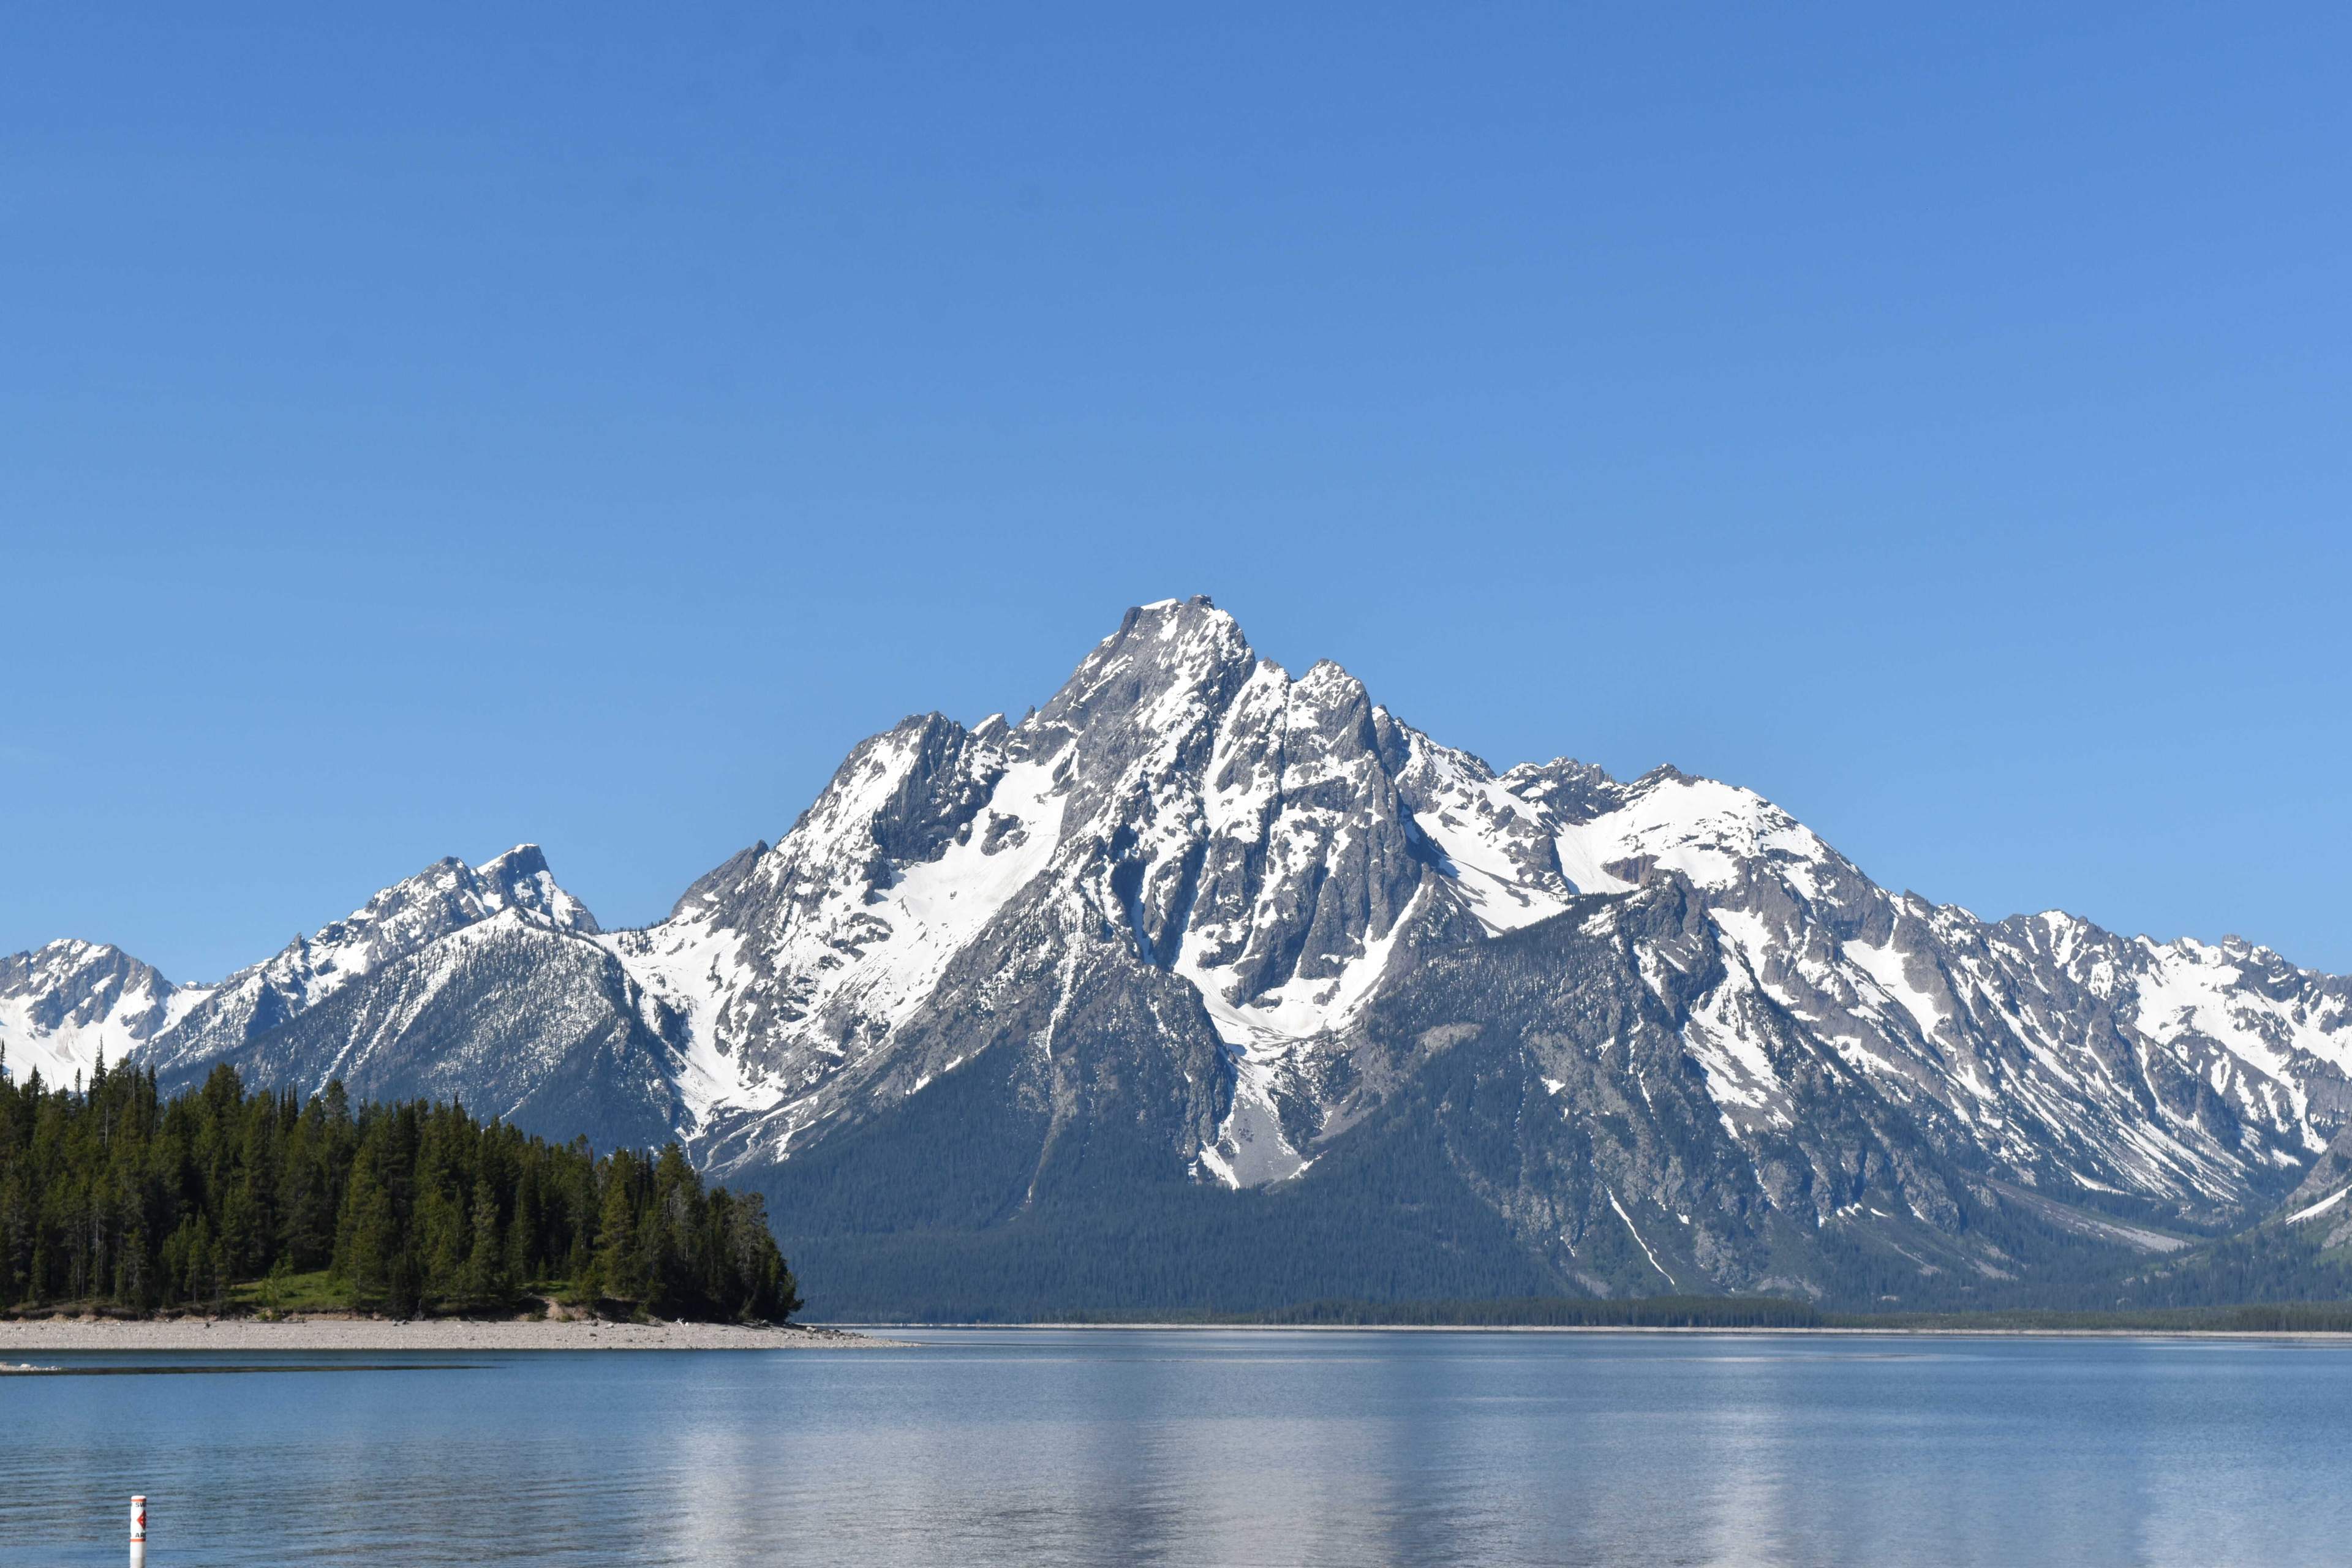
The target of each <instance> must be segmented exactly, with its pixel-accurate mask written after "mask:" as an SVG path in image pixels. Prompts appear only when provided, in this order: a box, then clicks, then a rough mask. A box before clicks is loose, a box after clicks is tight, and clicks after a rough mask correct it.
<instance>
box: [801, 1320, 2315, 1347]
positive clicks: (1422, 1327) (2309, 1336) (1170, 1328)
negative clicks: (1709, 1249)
mask: <svg viewBox="0 0 2352 1568" xmlns="http://www.w3.org/2000/svg"><path fill="white" fill-rule="evenodd" d="M832 1326H835V1327H839V1328H841V1329H843V1330H845V1331H852V1330H854V1331H856V1332H859V1333H866V1332H869V1331H893V1330H895V1331H900V1332H905V1333H922V1332H925V1331H934V1330H950V1329H952V1330H968V1329H1011V1330H1031V1329H1058V1330H1085V1331H1114V1332H1116V1331H1134V1330H1139V1329H1148V1330H1150V1331H1154V1332H1160V1333H1188V1334H1231V1333H1243V1334H1699V1335H1712V1336H1715V1337H1717V1338H1723V1337H1749V1336H1754V1335H1759V1334H1769V1335H1774V1336H1779V1337H1786V1338H1790V1339H1808V1338H1815V1339H1818V1338H1824V1337H1827V1338H1844V1339H1853V1338H1856V1337H1862V1338H1872V1337H1879V1338H1889V1337H1894V1338H1905V1339H1991V1340H2182V1339H2193V1340H2325V1341H2327V1342H2331V1343H2339V1342H2340V1343H2352V1331H2346V1330H2340V1329H2193V1328H2155V1327H2150V1328H2141V1329H2066V1328H2047V1329H2036V1328H1936V1327H1927V1326H1920V1325H1912V1324H1904V1325H1896V1324H1890V1325H1888V1326H1886V1327H1885V1328H1853V1327H1849V1326H1846V1325H1844V1324H1838V1325H1834V1326H1832V1325H1829V1324H1821V1325H1816V1326H1809V1327H1788V1326H1774V1327H1765V1326H1758V1327H1753V1328H1740V1327H1736V1326H1730V1325H1722V1324H1714V1323H1688V1324H1662V1323H1148V1322H1136V1323H1042V1322H1041V1323H856V1324H849V1323H843V1324H839V1325H832Z"/></svg>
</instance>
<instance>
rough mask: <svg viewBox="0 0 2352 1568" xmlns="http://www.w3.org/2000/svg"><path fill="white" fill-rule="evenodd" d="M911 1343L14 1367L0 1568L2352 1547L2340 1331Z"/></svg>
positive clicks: (2291, 1556) (1974, 1555)
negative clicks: (168, 1370) (146, 1552)
mask: <svg viewBox="0 0 2352 1568" xmlns="http://www.w3.org/2000/svg"><path fill="white" fill-rule="evenodd" d="M904 1337H911V1338H919V1339H920V1340H921V1341H922V1342H923V1343H922V1346H921V1348H919V1349H916V1350H911V1351H897V1352H885V1351H849V1352H834V1351H790V1352H764V1353H743V1352H604V1353H596V1354H584V1355H572V1354H549V1353H541V1354H510V1355H509V1354H502V1355H478V1356H437V1357H424V1356H415V1357H402V1356H365V1357H352V1358H348V1359H345V1360H341V1361H339V1360H338V1358H335V1357H331V1356H319V1355H298V1354H288V1355H283V1356H278V1357H269V1356H251V1355H247V1356H236V1357H227V1358H223V1360H222V1362H221V1363H215V1364H236V1365H239V1366H256V1367H267V1366H271V1365H273V1364H274V1365H276V1366H278V1367H281V1368H285V1367H300V1368H304V1369H306V1370H278V1371H260V1372H251V1373H220V1374H206V1375H175V1374H162V1373H137V1374H131V1375H90V1376H67V1377H48V1378H9V1379H5V1380H0V1562H6V1563H27V1564H31V1563H42V1564H47V1563H121V1562H122V1561H124V1558H125V1555H126V1553H125V1548H124V1544H123V1543H124V1538H125V1527H124V1516H125V1500H126V1499H127V1498H128V1497H129V1496H130V1494H131V1493H132V1492H133V1491H144V1492H146V1493H147V1494H148V1495H149V1497H150V1499H151V1501H150V1504H149V1507H150V1510H151V1512H152V1520H153V1523H152V1545H151V1549H150V1556H149V1559H148V1561H149V1563H151V1564H152V1565H153V1568H176V1565H181V1564H187V1565H195V1564H228V1563H268V1564H272V1565H282V1564H287V1563H353V1564H359V1563H364V1564H369V1565H371V1568H375V1565H379V1564H382V1565H396V1568H405V1565H408V1564H419V1563H508V1562H513V1563H599V1564H601V1563H630V1564H642V1563H718V1564H734V1563H744V1564H751V1563H758V1564H772V1563H824V1564H834V1565H839V1564H869V1563H872V1564H879V1563H956V1564H998V1563H1003V1564H1024V1565H1029V1564H1052V1563H1234V1564H1241V1563H1335V1564H1339V1563H1344V1564H1356V1563H1608V1564H1644V1563H1739V1564H1746V1563H1854V1564H1873V1565H1883V1564H1906V1563H1919V1564H1936V1565H1937V1568H1949V1565H1950V1564H1955V1563H1998V1564H2012V1563H2093V1564H2097V1563H2181V1564H2195V1565H2198V1568H2210V1565H2213V1564H2224V1563H2342V1562H2344V1561H2346V1560H2347V1553H2352V1348H2343V1347H2337V1346H2335V1345H2319V1344H2313V1343H2307V1342H2210V1341H2206V1342H2189V1341H2179V1340H2161V1339H2147V1340H2050V1339H2042V1340H2029V1339H2015V1340H1973V1339H1926V1338H1898V1337H1887V1338H1875V1337H1874V1338H1843V1337H1839V1338H1797V1337H1773V1336H1760V1335H1759V1336H1754V1337H1747V1336H1730V1335H1723V1336H1705V1337H1699V1336H1686V1337H1685V1336H1675V1337H1668V1336H1663V1335H1637V1334H1623V1335H1619V1334H1607V1335H1601V1334H1573V1335H1571V1334H1503V1333H1295V1332H1293V1333H1268V1332H1231V1333H1228V1332H1160V1331H1128V1330H1120V1331H1052V1330H1009V1331H924V1332H920V1333H917V1334H909V1335H907V1336H904ZM44 1360H45V1361H47V1362H48V1363H53V1364H60V1365H71V1366H75V1367H104V1368H110V1369H120V1368H124V1367H130V1366H134V1365H140V1364H142V1363H144V1364H150V1365H154V1364H171V1365H179V1366H186V1365H191V1364H203V1361H202V1358H190V1357H185V1356H181V1357H148V1358H139V1357H129V1356H97V1355H77V1356H52V1357H47V1358H44ZM361 1367H368V1368H374V1369H378V1370H354V1369H356V1368H361Z"/></svg>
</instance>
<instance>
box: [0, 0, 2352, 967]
mask: <svg viewBox="0 0 2352 1568" xmlns="http://www.w3.org/2000/svg"><path fill="white" fill-rule="evenodd" d="M198 10H201V12H202V14H203V15H204V16H205V21H204V22H203V23H202V24H201V25H199V24H197V23H196V22H194V17H195V16H196V15H197V14H198ZM350 11H351V8H348V7H326V6H319V5H283V6H267V7H251V6H237V5H218V6H205V7H201V8H196V9H191V8H189V7H185V6H161V5H157V6H151V7H145V8H143V9H142V8H137V7H96V6H47V7H42V8H40V10H39V14H37V15H36V14H31V13H27V14H24V15H19V16H15V17H13V18H12V20H11V22H10V24H9V27H8V37H7V39H6V42H5V50H0V300H5V304H0V652H5V660H6V668H7V672H8V677H9V679H8V691H9V700H8V702H7V705H6V709H5V713H6V719H5V725H0V952H5V951H13V950H14V949H16V948H18V947H23V946H28V945H32V944H35V943H37V942H42V941H44V940H47V939H48V938H51V937H54V936H58V935H66V934H75V935H86V936H89V937H94V938H102V939H107V940H111V941H115V942H121V943H122V944H123V945H125V946H127V947H129V948H130V949H131V950H132V951H133V952H138V953H140V954H141V955H142V956H145V957H147V958H149V959H150V960H151V961H152V962H154V963H157V964H159V965H160V966H162V967H163V969H164V971H165V972H166V973H170V974H171V975H173V977H174V978H181V979H200V978H205V977H208V976H212V975H216V974H218V973H222V972H224V971H226V970H227V969H229V968H231V967H233V966H235V965H236V964H239V963H246V962H248V961H250V960H252V959H255V958H257V957H259V956H261V955H262V954H264V953H265V952H268V951H270V950H272V949H274V948H275V947H277V946H278V944H280V943H282V942H285V941H286V940H287V938H288V937H289V935H291V934H292V933H293V932H294V931H297V930H298V929H308V928H310V927H313V926H315V925H317V924H319V923H320V922H321V921H325V920H328V919H331V918H332V917H334V916H336V915H338V914H341V912H343V911H344V910H348V909H350V908H351V907H352V906H353V905H354V904H356V903H357V902H359V901H360V900H362V899H363V898H364V897H365V896H366V895H367V894H368V893H369V892H370V891H372V890H373V889H375V888H376V887H378V886H380V885H382V884H383V883H384V882H386V881H389V880H391V879H394V878H396V877H399V876H401V875H404V874H405V873H407V872H409V871H412V870H414V869H415V868H417V867H418V866H420V865H422V864H424V863H425V862H426V861H428V860H430V859H432V858H436V857H438V856H441V855H445V854H456V855H459V856H463V857H465V858H467V859H476V860H478V859H480V858H484V857H487V856H488V855H490V854H493V853H495V852H497V851H498V850H500V849H502V848H504V847H507V846H508V845H509V844H511V843H513V842H515V841H517V840H520V839H527V838H528V839H537V840H539V841H541V842H542V843H544V844H545V845H546V846H547V849H548V853H549V857H550V858H551V861H552V863H553V865H554V867H555V869H556V872H557V874H558V875H559V876H560V877H561V878H562V879H563V880H564V881H565V882H566V884H567V885H569V886H571V887H572V888H573V889H575V890H576V891H578V892H579V893H580V894H581V895H582V896H583V898H584V899H586V900H588V902H589V904H590V905H591V907H592V908H593V909H594V910H596V912H597V914H598V915H599V917H600V918H602V919H604V921H606V922H607V923H608V924H622V923H634V922H637V921H645V920H647V919H651V918H654V917H656V916H658V915H659V914H660V913H661V912H662V911H663V910H666V909H667V905H668V903H669V901H670V900H672V899H673V898H674V897H675V896H676V895H677V892H678V891H679V890H680V889H683V888H684V887H685V885H686V884H687V882H688V880H690V879H692V878H693V877H695V876H696V875H697V874H698V873H699V872H701V871H702V870H704V869H706V868H708V867H709V866H710V865H711V864H712V863H714V862H716V861H717V860H718V859H719V858H721V857H723V856H724V855H726V854H727V853H729V852H730V851H731V850H732V849H734V848H736V847H739V846H740V845H742V844H745V843H748V842H750V841H751V839H753V838H755V837H771V838H772V837H774V836H775V835H777V834H778V833H779V832H781V831H782V829H784V828H785V827H786V826H789V825H790V823H791V822H792V820H793V816H794V815H795V814H796V813H797V812H798V811H799V810H800V809H801V807H802V806H803V805H805V804H806V802H807V801H808V799H809V797H810V796H811V795H813V794H814V791H815V790H816V789H817V788H818V787H819V786H820V785H821V784H822V783H823V782H824V778H825V777H826V776H827V774H828V773H830V772H831V770H832V769H833V767H834V765H835V763H837V762H838V760H839V759H840V757H841V755H842V753H843V752H844V751H845V749H846V748H847V747H848V746H849V745H851V744H852V743H853V742H856V740H857V739H858V738H860V737H861V736H863V735H865V734H867V733H869V732H871V731H875V730H877V729H880V728H882V727H885V726H887V724H889V723H890V722H892V721H895V720H896V719H898V717H899V716H901V715H902V714H905V713H907V712H909V711H915V710H924V709H929V708H939V709H941V710H945V711H947V712H949V713H951V714H954V715H956V716H958V717H960V718H963V719H966V720H971V719H976V718H978V717H980V716H981V715H982V714H985V713H987V712H990V711H992V710H997V709H1010V710H1014V711H1016V712H1017V711H1018V710H1020V709H1022V708H1023V707H1024V706H1025V705H1027V704H1028V703H1030V702H1033V701H1042V700H1044V699H1045V696H1046V695H1047V694H1048V693H1050V692H1051V691H1052V689H1054V687H1055V685H1056V684H1057V682H1058V681H1059V680H1060V679H1061V678H1062V677H1063V675H1064V674H1066V671H1067V670H1068V668H1069V667H1070V666H1071V665H1073V664H1074V663H1075V662H1076V660H1077V658H1079V657H1080V656H1081V655H1082V654H1083V653H1084V651H1085V650H1086V648H1087V647H1088V646H1090V645H1091V643H1092V642H1093V641H1094V640H1095V639H1096V638H1097V637H1101V636H1102V635H1104V634H1105V633H1106V632H1108V630H1109V629H1110V628H1111V627H1112V626H1114V625H1115V624H1116V622H1117V618H1118V614H1119V611H1120V610H1121V609H1122V608H1123V607H1124V606H1125V605H1129V604H1130V603H1135V602H1139V601H1143V600H1148V599H1153V598H1158V597H1161V596H1165V595H1179V594H1192V593H1201V592H1205V593H1209V594H1212V595H1215V596H1216V597H1217V599H1218V601H1219V602H1220V603H1221V604H1223V605H1226V606H1227V607H1228V608H1230V609H1232V610H1233V611H1234V612H1235V613H1236V614H1237V615H1238V616H1240V617H1241V620H1242V623H1243V625H1244V626H1245V627H1246V628H1247V629H1248V630H1249V632H1250V633H1251V635H1252V637H1253V639H1254V640H1255V642H1256V643H1257V645H1258V647H1260V648H1261V650H1262V651H1264V652H1265V653H1267V654H1269V655H1271V656H1273V657H1275V658H1279V659H1281V660H1283V661H1284V662H1286V663H1287V664H1289V665H1291V666H1292V668H1295V669H1296V668H1304V667H1305V666H1306V665H1307V663H1309V662H1310V661H1312V660H1313V659H1315V658H1318V657H1322V656H1327V655H1328V656H1330V657H1333V658H1338V659H1339V660H1340V661H1341V662H1342V663H1344V664H1346V665H1347V666H1348V667H1349V668H1350V669H1352V670H1354V671H1355V672H1356V673H1357V674H1359V675H1360V676H1361V677H1362V678H1363V679H1365V680H1366V681H1367V683H1368V684H1370V687H1371V688H1372V690H1373V692H1374V694H1375V695H1376V696H1378V697H1380V698H1381V699H1382V700H1386V701H1387V702H1388V703H1389V705H1390V706H1391V708H1393V709H1394V710H1396V711H1397V712H1399V713H1400V714H1402V716H1404V717H1405V718H1406V719H1408V720H1410V721H1412V722H1414V723H1417V724H1419V725H1421V726H1423V728H1425V729H1428V730H1430V731H1433V732H1434V733H1435V734H1437V735H1438V736H1439V737H1440V738H1442V739H1445V740H1448V741H1451V742H1454V743H1456V744H1460V745H1465V746H1468V747H1470V748H1471V749H1473V750H1475V751H1477V752H1481V753H1482V754H1484V755H1486V756H1487V757H1488V758H1489V759H1490V760H1492V761H1494V762H1495V763H1497V764H1498V765H1500V764H1503V763H1509V762H1512V761H1515V760H1518V759H1522V758H1528V757H1547V756H1551V755H1554V754H1559V753H1567V754H1570V755H1575V756H1580V757H1585V758H1590V759H1592V760H1595V761H1598V762H1600V763H1604V764H1606V765H1607V766H1609V767H1610V768H1611V769H1612V770H1615V771H1618V772H1620V773H1636V772H1639V771H1641V770H1643V769H1644V768H1647V767H1649V766H1650V765H1652V764H1654V763H1659V762H1663V761H1672V762H1674V763H1677V764H1679V765H1680V766H1682V767H1684V768H1685V769H1688V770H1691V771H1694V772H1702V773H1710V774H1714V775H1717V776H1719V777H1723V778H1727V779H1730V780H1733V781H1735V782H1738V783H1741V784H1748V785H1750V786H1752V787H1755V788H1757V789H1759V790H1761V791H1763V792H1764V793H1765V794H1767V795H1770V796H1772V797H1774V798H1775V799H1777V800H1779V801H1780V802H1781V803H1782V804H1784V805H1787V806H1788V807H1790V809H1791V810H1793V811H1794V812H1796V813H1797V814H1798V815H1799V816H1801V817H1803V818H1804V819H1805V820H1806V821H1807V822H1809V823H1810V824H1811V825H1812V826H1814V827H1816V828H1817V829H1819V830H1820V831H1821V832H1822V834H1823V835H1824V836H1825V837H1828V838H1829V839H1830V840H1831V841H1832V843H1834V844H1836V845H1838V846H1839V847H1841V848H1843V850H1845V851H1846V852H1847V853H1848V854H1850V855H1852V856H1853V857H1854V858H1856V859H1857V860H1859V861H1860V862H1861V863H1862V865H1863V866H1864V868H1865V869H1867V870H1869V871H1870V872H1872V873H1873V874H1874V876H1876V877H1877V878H1878V879H1881V880H1882V881H1885V882H1886V883H1888V884H1890V885H1892V886H1895V887H1897V888H1902V887H1911V888H1916V889H1918V890H1919V891H1921V892H1923V893H1925V894H1927V895H1928V896H1929V897H1931V898H1935V899H1937V900H1957V901H1959V902H1962V903H1966V904H1968V905H1969V907H1971V908H1972V909H1975V910H1978V911H1979V912H1980V913H1985V914H1995V915H1997V914H2001V913H2006V912H2009V911H2011V910H2034V909H2041V908H2045V907H2050V906H2062V907H2065V908H2069V909H2073V910H2078V911H2080V912H2083V913H2084V914H2087V915H2089V916H2091V917H2093V918H2095V919H2097V920H2099V921H2103V922H2105V923H2108V924H2110V925H2113V926H2116V927H2118V928H2120V929H2122V930H2125V931H2151V932H2154V933H2157V934H2159V935H2165V936H2170V935H2176V934H2182V933H2188V934H2197V935H2203V936H2208V937H2218V936H2220V935H2221V934H2222V933H2223V932H2225V931H2241V932H2243V933H2245V934H2247V935H2250V936H2253V937H2256V938H2258V939H2261V940H2263V941H2267V942H2271V943H2272V944H2273V945H2274V946H2276V947H2278V948H2280V949H2281V950H2282V951H2284V952H2285V953H2287V955H2288V956H2289V957H2291V958H2293V959H2294V960H2296V961H2297V962H2300V963H2306V964H2312V965H2316V966H2320V967H2326V968H2334V969H2338V970H2352V897H2347V894H2352V836H2347V832H2346V803H2347V791H2346V778H2347V766H2352V730H2347V713H2352V633H2347V615H2346V589H2347V566H2352V546H2347V522H2348V521H2352V518H2347V501H2352V397H2347V384H2352V334H2347V313H2352V306H2348V305H2347V298H2352V291H2347V279H2352V216H2347V215H2352V203H2348V202H2347V149H2352V94H2347V92H2346V91H2345V89H2344V75H2343V73H2344V69H2345V65H2346V61H2347V58H2352V21H2347V13H2346V12H2345V11H2344V10H2343V9H2342V8H2340V7H2336V6H2322V5H2307V6H2295V5H2284V6H2263V7H2221V6H2199V7H2193V8H2192V7H2181V6H2172V5H2152V6H2142V5H2133V6H2114V7H2079V6H2067V7H2052V6H2044V5H1989V6H1968V7H1959V6H1955V7H1948V8H1942V9H1941V10H1940V11H1937V10H1931V9H1930V8H1927V7H1913V6H1901V7H1889V6H1885V5H1851V6H1753V5H1738V6H1734V5H1719V6H1718V5H1675V6H1661V5H1612V6H1588V5H1563V4H1543V5H1432V6H1390V5H1356V4H1351V5H1306V4H1301V5H1280V6H1262V5H1236V6H1223V5H1186V6H1160V7H1150V8H1146V7H1136V6H1095V5H1083V6H1081V5H1067V6H1062V5H1051V6H1048V5H1037V6H1025V7H1022V6H1015V7H1006V6H971V5H938V6H931V7H922V8H902V7H893V6H878V7H877V6H870V5H860V6H856V7H840V8H833V7H792V8H787V7H782V6H771V5H729V6H725V7H712V6H707V5H694V4H690V3H689V4H683V5H676V6H659V7H654V6H638V5H631V6H600V5H561V6H558V5H547V6H543V7H540V8H538V9H537V10H536V11H535V12H533V11H531V10H530V9H529V8H526V7H521V6H513V7H509V6H490V7H482V6H477V5H462V6H460V5H447V6H440V5H397V6H390V7H376V8H373V11H374V15H373V16H357V15H352V14H347V13H349V12H350Z"/></svg>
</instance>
